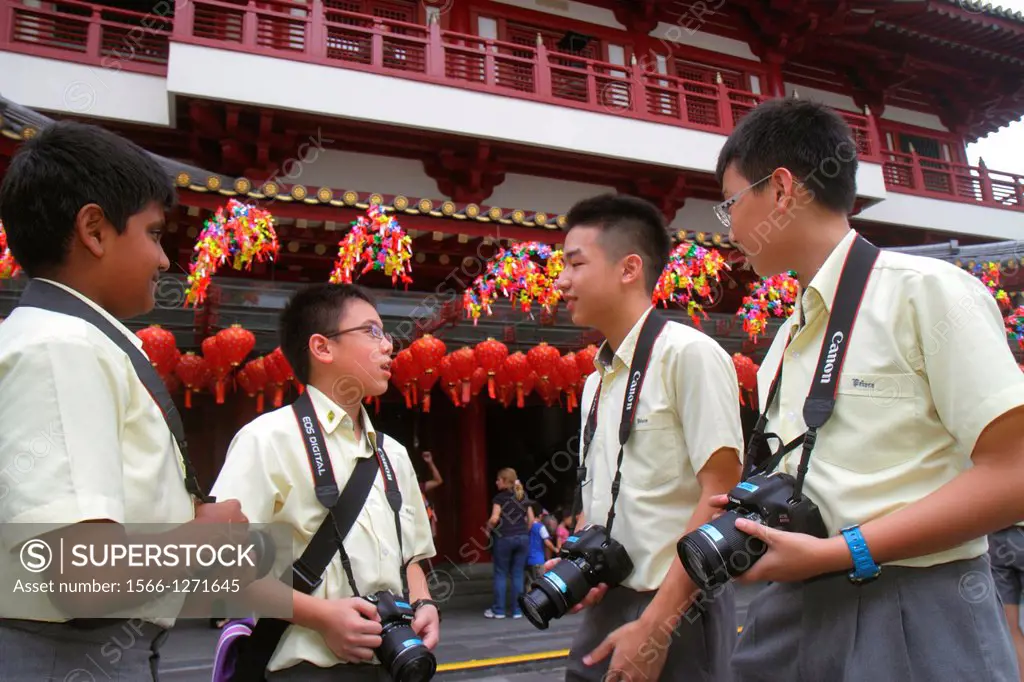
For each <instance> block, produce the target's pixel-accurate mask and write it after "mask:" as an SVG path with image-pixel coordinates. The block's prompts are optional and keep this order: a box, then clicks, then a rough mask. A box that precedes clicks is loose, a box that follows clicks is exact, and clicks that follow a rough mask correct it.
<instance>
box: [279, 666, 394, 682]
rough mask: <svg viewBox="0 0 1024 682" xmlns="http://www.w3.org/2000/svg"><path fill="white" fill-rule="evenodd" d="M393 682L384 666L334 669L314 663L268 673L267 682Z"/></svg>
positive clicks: (339, 667)
mask: <svg viewBox="0 0 1024 682" xmlns="http://www.w3.org/2000/svg"><path fill="white" fill-rule="evenodd" d="M306 680H309V681H310V682H328V681H329V680H344V682H391V677H390V676H389V675H388V674H387V672H385V670H384V668H383V666H379V665H370V664H345V665H336V666H334V667H333V668H321V667H319V666H316V665H313V664H312V663H300V664H298V665H293V666H292V667H290V668H285V669H284V670H278V671H277V672H273V673H267V682H283V681H288V682H305V681H306Z"/></svg>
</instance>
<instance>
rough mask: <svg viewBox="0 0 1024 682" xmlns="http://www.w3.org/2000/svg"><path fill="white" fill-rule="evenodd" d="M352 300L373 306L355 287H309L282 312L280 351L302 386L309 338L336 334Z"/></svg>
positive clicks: (306, 375)
mask: <svg viewBox="0 0 1024 682" xmlns="http://www.w3.org/2000/svg"><path fill="white" fill-rule="evenodd" d="M352 300H360V301H366V302H367V303H369V304H370V305H372V306H374V307H376V304H375V303H374V300H373V298H372V297H371V296H370V294H369V292H368V291H366V290H365V289H363V288H362V287H360V286H358V285H356V284H312V285H310V286H308V287H306V288H304V289H300V290H299V291H298V292H296V294H295V295H294V296H292V298H291V300H290V301H288V305H286V306H285V308H284V310H283V311H281V318H280V330H279V331H280V336H281V338H280V341H281V352H282V353H284V357H285V359H286V360H288V363H289V364H290V365H291V366H292V371H293V372H294V373H295V378H296V379H298V380H299V381H301V382H302V383H303V384H306V383H309V378H310V377H309V373H310V366H309V337H311V336H312V335H313V334H330V333H331V332H333V331H336V330H337V326H338V322H339V321H340V320H341V316H342V315H343V314H344V313H345V306H346V305H348V302H349V301H352Z"/></svg>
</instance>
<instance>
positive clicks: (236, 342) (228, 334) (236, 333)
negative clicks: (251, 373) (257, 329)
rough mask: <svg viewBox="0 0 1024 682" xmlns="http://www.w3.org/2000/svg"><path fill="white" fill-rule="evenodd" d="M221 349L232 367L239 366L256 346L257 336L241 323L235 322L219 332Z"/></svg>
mask: <svg viewBox="0 0 1024 682" xmlns="http://www.w3.org/2000/svg"><path fill="white" fill-rule="evenodd" d="M217 339H218V341H219V345H220V350H221V352H222V353H223V354H224V356H225V357H226V358H227V360H228V363H229V364H230V365H231V366H232V367H238V366H239V365H241V364H242V362H244V361H245V358H247V357H248V356H249V353H251V352H252V349H253V348H255V347H256V336H255V335H254V334H253V333H252V332H251V331H249V330H248V329H243V328H242V325H240V324H233V325H231V326H230V327H228V328H227V329H221V330H220V331H219V332H217Z"/></svg>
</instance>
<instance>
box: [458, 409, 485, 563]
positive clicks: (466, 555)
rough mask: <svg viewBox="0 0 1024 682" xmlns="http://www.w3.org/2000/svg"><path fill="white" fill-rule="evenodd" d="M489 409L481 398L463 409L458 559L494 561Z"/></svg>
mask: <svg viewBox="0 0 1024 682" xmlns="http://www.w3.org/2000/svg"><path fill="white" fill-rule="evenodd" d="M486 427H487V413H486V409H485V407H484V405H483V403H482V402H481V401H480V400H472V401H470V403H469V404H468V405H467V406H466V407H464V408H462V409H460V410H459V436H460V439H459V440H460V445H461V447H460V448H459V454H460V457H459V463H460V466H459V482H458V487H459V500H460V502H459V507H460V512H459V538H458V539H459V549H458V554H457V557H456V558H455V561H456V562H457V563H467V564H475V563H480V562H487V561H490V552H489V551H488V549H487V547H488V545H489V538H488V534H487V519H488V517H489V516H490V499H491V490H492V487H493V486H492V485H491V481H490V480H489V476H488V475H487V433H486Z"/></svg>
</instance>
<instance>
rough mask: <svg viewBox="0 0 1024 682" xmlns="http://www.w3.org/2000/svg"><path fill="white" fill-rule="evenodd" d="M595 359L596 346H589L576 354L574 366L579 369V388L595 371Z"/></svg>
mask: <svg viewBox="0 0 1024 682" xmlns="http://www.w3.org/2000/svg"><path fill="white" fill-rule="evenodd" d="M596 357H597V346H595V345H594V344H590V345H589V346H587V347H586V348H584V349H583V350H581V351H580V352H578V353H576V366H577V367H579V369H580V386H582V385H583V383H584V382H585V380H586V378H587V377H588V376H590V373H591V372H594V371H595V367H594V358H596Z"/></svg>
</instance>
